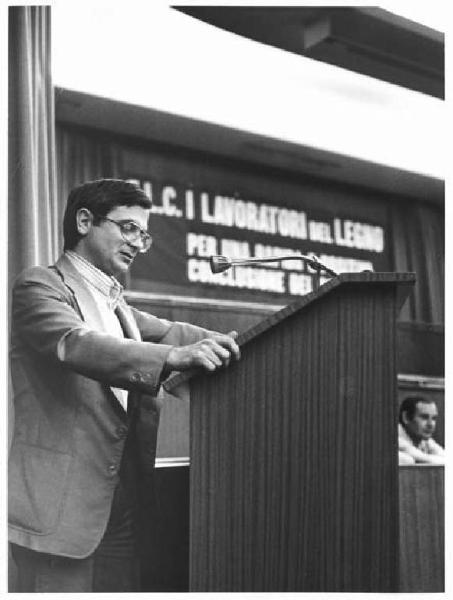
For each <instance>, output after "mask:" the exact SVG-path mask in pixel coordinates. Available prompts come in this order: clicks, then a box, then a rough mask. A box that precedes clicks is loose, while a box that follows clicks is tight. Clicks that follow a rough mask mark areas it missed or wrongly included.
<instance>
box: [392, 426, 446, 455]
mask: <svg viewBox="0 0 453 600" xmlns="http://www.w3.org/2000/svg"><path fill="white" fill-rule="evenodd" d="M398 446H399V450H401V451H403V452H404V451H405V450H406V449H407V448H408V447H410V446H413V447H414V448H417V449H418V450H420V451H421V452H423V453H424V454H436V455H438V456H444V454H445V451H444V449H443V448H442V446H440V445H439V444H438V443H437V442H435V441H434V440H433V439H432V438H429V439H428V440H420V442H419V443H418V444H414V441H413V440H412V438H411V437H410V435H409V434H408V433H407V431H406V430H405V429H404V427H403V426H402V425H401V423H398Z"/></svg>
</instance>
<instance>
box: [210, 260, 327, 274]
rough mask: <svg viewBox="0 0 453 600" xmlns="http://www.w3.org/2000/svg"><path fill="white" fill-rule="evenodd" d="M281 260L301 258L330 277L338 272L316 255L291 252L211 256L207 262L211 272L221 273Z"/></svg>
mask: <svg viewBox="0 0 453 600" xmlns="http://www.w3.org/2000/svg"><path fill="white" fill-rule="evenodd" d="M282 260H302V261H304V262H305V263H307V264H308V265H309V266H310V267H311V268H312V269H315V271H317V272H318V273H320V272H321V271H325V272H326V273H328V274H329V275H331V276H332V277H336V276H337V275H338V273H335V271H333V270H332V269H329V267H326V266H325V265H323V264H322V263H321V262H319V260H318V259H317V258H316V256H305V255H304V254H291V255H289V256H268V257H263V258H259V257H253V258H240V259H231V258H228V256H211V258H210V259H209V264H210V265H211V271H212V273H223V271H226V270H228V269H230V268H231V267H234V266H236V265H256V264H262V263H267V262H280V261H282Z"/></svg>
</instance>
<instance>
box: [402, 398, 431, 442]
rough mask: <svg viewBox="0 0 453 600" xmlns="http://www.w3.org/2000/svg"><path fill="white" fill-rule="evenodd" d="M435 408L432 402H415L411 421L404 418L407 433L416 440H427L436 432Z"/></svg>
mask: <svg viewBox="0 0 453 600" xmlns="http://www.w3.org/2000/svg"><path fill="white" fill-rule="evenodd" d="M436 421H437V406H436V405H435V404H434V402H417V404H416V406H415V414H414V416H413V418H412V419H407V418H404V423H405V426H406V429H407V431H408V433H409V434H410V435H411V436H412V437H413V438H414V439H418V440H428V439H429V438H430V437H432V435H433V433H434V431H435V430H436Z"/></svg>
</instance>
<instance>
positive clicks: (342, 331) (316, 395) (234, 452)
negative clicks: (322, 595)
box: [183, 273, 414, 592]
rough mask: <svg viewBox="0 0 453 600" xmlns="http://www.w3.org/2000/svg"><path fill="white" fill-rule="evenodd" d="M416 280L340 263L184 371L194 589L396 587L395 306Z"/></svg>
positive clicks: (366, 589) (365, 589)
mask: <svg viewBox="0 0 453 600" xmlns="http://www.w3.org/2000/svg"><path fill="white" fill-rule="evenodd" d="M413 281H414V276H413V275H411V274H382V273H379V274H374V273H366V274H347V275H341V276H340V277H338V278H335V279H334V280H331V281H329V282H328V283H327V284H325V285H324V286H322V287H321V288H320V290H319V291H318V292H317V293H313V294H310V295H308V296H307V297H304V298H303V299H302V300H301V301H299V302H298V303H295V304H294V305H291V306H289V307H286V308H285V309H283V310H282V311H279V313H276V314H274V315H272V316H271V317H270V318H268V319H265V320H264V321H263V322H262V323H260V324H258V326H256V327H254V328H253V329H252V330H250V331H249V332H246V334H244V336H242V339H241V340H240V341H241V345H242V354H243V356H242V359H241V361H239V362H238V363H235V364H234V365H232V366H230V368H229V369H227V370H225V371H222V372H217V373H215V374H213V375H203V376H196V377H192V379H191V381H190V387H191V468H190V479H191V484H190V486H191V489H190V504H191V508H190V518H191V524H190V590H191V591H213V592H215V591H219V592H251V591H255V592H264V591H269V592H272V591H274V592H286V591H305V592H320V591H324V592H329V591H330V592H341V591H345V592H360V591H361V592H383V591H397V589H398V470H397V461H396V458H395V456H396V423H397V415H396V402H395V397H396V372H395V337H396V335H395V332H396V325H395V318H396V315H397V313H398V310H399V308H400V306H401V302H402V300H403V298H404V296H405V291H406V292H407V291H408V288H409V287H410V286H411V285H412V284H413ZM183 378H184V376H183Z"/></svg>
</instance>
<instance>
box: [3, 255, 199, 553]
mask: <svg viewBox="0 0 453 600" xmlns="http://www.w3.org/2000/svg"><path fill="white" fill-rule="evenodd" d="M118 317H119V319H120V322H121V325H122V328H123V331H124V332H125V336H127V337H125V339H121V338H117V337H114V336H112V335H109V334H107V333H105V332H103V331H102V327H101V320H100V318H99V313H98V308H97V306H96V303H95V302H94V301H93V298H92V296H91V295H90V292H89V290H88V288H87V285H86V283H85V282H84V280H83V279H82V278H81V276H80V275H79V273H78V271H77V270H76V269H75V268H74V267H73V265H72V264H71V262H70V261H69V260H68V258H67V257H66V256H64V255H63V256H62V257H61V258H60V259H59V261H58V262H57V263H56V265H55V266H53V267H50V268H43V267H35V268H32V269H29V270H27V271H26V272H25V273H23V274H22V275H21V276H20V277H19V278H18V280H17V281H16V284H15V287H14V291H13V305H12V341H11V369H12V380H13V388H14V408H15V426H14V436H13V441H12V448H11V453H10V469H9V513H10V517H9V535H10V541H11V542H13V543H15V544H17V545H19V546H23V547H26V548H29V549H32V550H35V551H38V552H43V553H50V554H56V555H60V556H66V557H72V558H83V557H87V556H89V555H90V554H91V553H93V552H94V550H95V549H96V547H97V546H98V545H99V543H100V541H101V539H102V537H103V535H104V532H105V529H106V526H107V522H108V520H109V515H110V511H111V505H112V498H113V495H114V491H115V488H116V487H117V485H118V481H119V475H118V471H119V467H120V463H121V459H122V454H123V448H124V444H125V440H126V438H127V435H128V430H129V428H130V427H131V423H132V420H133V422H134V427H135V428H136V431H137V442H138V448H139V456H140V463H141V465H140V467H141V469H142V470H143V472H148V473H149V472H150V471H151V470H152V468H153V466H154V458H155V447H156V435H157V425H158V419H159V403H158V402H157V400H156V395H157V392H158V390H159V386H160V381H161V377H162V374H163V369H164V365H165V361H166V357H167V355H168V353H169V351H170V348H171V346H172V345H186V344H190V343H194V342H196V341H198V340H200V339H202V338H203V337H205V336H206V334H207V333H209V332H207V331H206V330H204V329H201V328H199V327H195V326H192V325H188V324H185V323H171V322H169V321H166V320H162V319H158V318H156V317H153V316H151V315H149V314H146V313H143V312H140V311H137V310H135V309H133V308H131V307H129V306H127V304H126V303H125V302H124V301H122V302H121V304H120V310H119V312H118ZM97 322H99V327H97V326H96V323H97ZM143 342H145V343H143ZM111 386H114V387H119V388H124V389H127V390H129V398H128V411H127V413H126V411H124V410H123V408H122V407H121V406H120V404H119V402H118V400H117V399H116V397H115V395H114V393H113V391H112V389H111ZM131 415H133V419H132V417H131Z"/></svg>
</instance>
